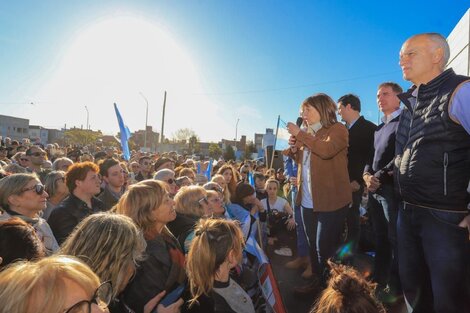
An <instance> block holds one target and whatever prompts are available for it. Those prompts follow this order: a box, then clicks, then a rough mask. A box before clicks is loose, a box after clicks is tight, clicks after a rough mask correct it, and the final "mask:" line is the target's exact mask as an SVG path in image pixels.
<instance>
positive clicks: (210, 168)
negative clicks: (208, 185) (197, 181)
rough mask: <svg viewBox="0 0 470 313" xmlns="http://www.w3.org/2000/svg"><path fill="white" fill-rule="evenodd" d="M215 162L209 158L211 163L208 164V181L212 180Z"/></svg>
mask: <svg viewBox="0 0 470 313" xmlns="http://www.w3.org/2000/svg"><path fill="white" fill-rule="evenodd" d="M213 162H214V160H212V159H209V165H207V169H206V173H205V174H206V177H207V180H208V181H211V176H212V163H213Z"/></svg>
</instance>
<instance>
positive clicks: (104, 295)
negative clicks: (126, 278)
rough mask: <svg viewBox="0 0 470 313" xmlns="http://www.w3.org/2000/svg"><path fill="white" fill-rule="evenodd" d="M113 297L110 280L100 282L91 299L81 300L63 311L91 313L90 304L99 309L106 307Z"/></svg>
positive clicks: (68, 312)
mask: <svg viewBox="0 0 470 313" xmlns="http://www.w3.org/2000/svg"><path fill="white" fill-rule="evenodd" d="M112 297H113V287H112V286H111V281H106V282H104V283H102V284H101V285H100V286H99V287H98V288H97V289H96V291H95V293H94V294H93V298H91V300H82V301H80V302H77V303H75V304H74V305H72V306H71V307H70V308H68V309H67V310H66V311H65V313H91V306H92V305H93V304H96V305H98V306H99V307H100V309H107V307H108V305H109V304H110V303H111V299H112Z"/></svg>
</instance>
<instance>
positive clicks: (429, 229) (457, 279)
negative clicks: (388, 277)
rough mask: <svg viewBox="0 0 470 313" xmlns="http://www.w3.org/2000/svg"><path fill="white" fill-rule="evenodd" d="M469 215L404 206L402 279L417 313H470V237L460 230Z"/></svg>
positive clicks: (400, 216) (400, 228) (401, 218)
mask: <svg viewBox="0 0 470 313" xmlns="http://www.w3.org/2000/svg"><path fill="white" fill-rule="evenodd" d="M467 214H468V213H467V212H462V213H455V212H446V211H439V210H433V209H427V208H423V207H419V206H415V205H411V204H408V203H403V202H402V203H400V209H399V214H398V253H399V265H400V278H401V283H402V288H403V292H404V294H405V298H406V301H407V304H408V305H409V306H411V307H412V308H413V312H415V313H421V312H426V313H432V312H436V313H457V312H459V313H460V312H470V307H469V301H470V299H469V296H468V294H469V290H468V288H469V287H468V282H467V277H468V275H466V274H468V272H467V271H468V265H469V261H470V258H469V240H468V235H469V234H468V230H467V228H461V227H459V226H458V224H459V223H460V222H461V221H462V219H463V218H464V217H465V216H466V215H467Z"/></svg>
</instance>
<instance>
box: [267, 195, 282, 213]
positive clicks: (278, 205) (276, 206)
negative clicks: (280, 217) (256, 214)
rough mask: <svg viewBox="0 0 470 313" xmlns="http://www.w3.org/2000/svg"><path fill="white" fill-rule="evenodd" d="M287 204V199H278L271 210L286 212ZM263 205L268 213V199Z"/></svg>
mask: <svg viewBox="0 0 470 313" xmlns="http://www.w3.org/2000/svg"><path fill="white" fill-rule="evenodd" d="M286 203H287V200H286V199H284V198H282V197H277V199H276V202H275V203H274V205H271V204H270V207H271V210H278V211H279V212H284V207H285V206H286ZM261 204H262V205H263V207H264V209H265V210H266V212H268V198H266V199H263V200H261Z"/></svg>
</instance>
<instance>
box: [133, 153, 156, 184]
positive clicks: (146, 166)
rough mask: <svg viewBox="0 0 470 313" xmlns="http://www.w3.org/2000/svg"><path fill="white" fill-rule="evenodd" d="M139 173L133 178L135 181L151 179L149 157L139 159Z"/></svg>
mask: <svg viewBox="0 0 470 313" xmlns="http://www.w3.org/2000/svg"><path fill="white" fill-rule="evenodd" d="M139 167H140V172H139V174H138V175H137V176H136V177H135V180H137V181H143V180H146V179H152V162H151V159H150V157H149V156H143V157H141V158H140V159H139Z"/></svg>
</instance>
